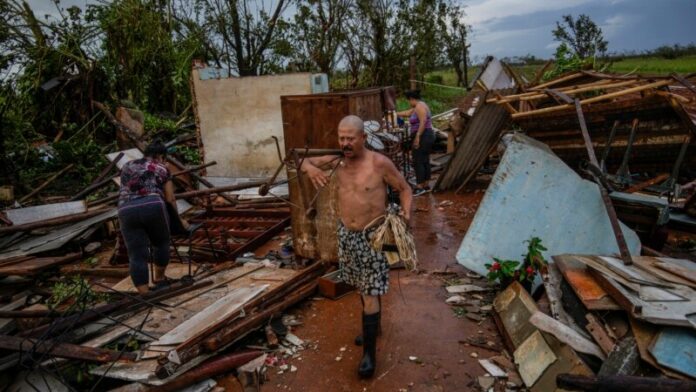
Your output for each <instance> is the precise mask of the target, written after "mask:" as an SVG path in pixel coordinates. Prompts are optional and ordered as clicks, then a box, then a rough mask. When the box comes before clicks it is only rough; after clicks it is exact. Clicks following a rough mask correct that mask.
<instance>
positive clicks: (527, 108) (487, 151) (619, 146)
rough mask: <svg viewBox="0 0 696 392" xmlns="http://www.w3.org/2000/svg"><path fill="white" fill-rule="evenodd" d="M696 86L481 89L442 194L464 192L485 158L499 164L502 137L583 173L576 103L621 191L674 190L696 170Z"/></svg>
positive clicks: (594, 82)
mask: <svg viewBox="0 0 696 392" xmlns="http://www.w3.org/2000/svg"><path fill="white" fill-rule="evenodd" d="M695 83H696V76H695V75H685V76H680V75H671V76H640V75H613V74H605V73H599V72H593V71H579V72H572V73H569V74H566V75H562V76H559V77H558V78H556V79H553V80H550V81H547V82H544V83H541V84H539V83H536V84H528V85H522V84H519V85H517V86H515V89H514V90H510V89H508V90H505V89H502V88H498V89H495V88H492V89H485V88H482V87H481V86H479V88H478V90H477V91H475V92H473V93H472V94H470V95H469V96H468V97H467V99H468V101H467V100H466V99H465V101H466V102H470V104H469V105H465V106H466V107H462V108H461V110H462V113H464V112H465V111H466V114H465V115H466V116H467V117H468V118H470V119H469V120H468V121H467V122H466V126H465V128H464V130H463V131H462V132H461V134H462V136H461V137H460V138H459V141H458V143H457V146H456V148H455V152H454V154H453V156H452V159H451V161H450V164H449V165H448V167H447V168H446V169H445V171H444V173H443V175H442V176H441V177H440V178H439V179H438V182H437V185H436V188H437V189H440V190H447V189H462V187H463V186H464V185H465V184H466V183H467V182H468V181H469V180H471V179H472V178H473V177H474V176H475V175H476V172H477V171H478V170H479V169H480V168H481V166H482V165H483V164H484V162H485V161H486V159H487V158H490V157H494V156H496V145H497V144H498V141H499V140H500V137H501V136H502V135H504V134H506V133H509V132H512V131H517V132H523V133H525V134H526V135H527V136H530V137H532V138H534V139H537V140H539V141H541V142H543V143H545V144H547V145H548V146H549V147H550V148H551V149H552V150H553V151H554V153H555V154H556V155H558V156H559V157H560V158H561V159H563V160H564V161H565V162H566V163H567V164H568V165H569V166H570V167H572V168H573V169H574V170H578V171H580V170H581V168H584V167H585V166H584V163H585V161H586V160H587V155H586V145H585V141H584V139H583V136H582V133H581V131H580V126H579V123H578V117H577V113H576V108H575V101H576V100H577V101H578V102H579V103H580V106H581V107H582V110H583V112H584V116H585V120H586V123H587V128H588V131H589V134H590V138H591V140H592V144H593V147H594V149H595V150H596V151H597V155H598V157H599V158H601V159H599V161H600V162H599V163H600V166H599V168H598V169H599V171H601V172H602V173H603V174H604V175H605V176H607V177H609V179H610V180H611V181H612V182H613V183H614V184H616V186H618V187H619V188H630V187H632V186H634V185H636V184H641V182H643V181H645V180H653V182H652V183H649V184H647V185H642V186H643V187H648V186H652V187H656V186H662V189H663V190H664V189H670V188H671V187H673V186H674V184H676V182H677V181H678V180H679V176H680V173H681V174H684V173H691V172H693V171H694V169H696V154H695V153H694V151H696V139H695V138H694V137H695V136H696V88H695V87H694V84H695ZM472 100H473V101H472ZM474 102H476V104H475V105H474V104H473V103H474ZM471 112H473V113H471ZM656 177H659V179H658V180H654V179H655V178H656Z"/></svg>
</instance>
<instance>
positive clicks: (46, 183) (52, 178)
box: [19, 163, 75, 203]
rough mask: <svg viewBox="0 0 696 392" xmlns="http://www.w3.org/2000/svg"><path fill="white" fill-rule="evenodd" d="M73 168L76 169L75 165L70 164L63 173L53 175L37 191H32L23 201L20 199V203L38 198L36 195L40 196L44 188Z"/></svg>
mask: <svg viewBox="0 0 696 392" xmlns="http://www.w3.org/2000/svg"><path fill="white" fill-rule="evenodd" d="M73 167H75V165H74V164H72V163H71V164H69V165H68V166H66V167H64V168H63V169H62V170H61V171H59V172H58V173H56V174H54V175H52V176H51V177H49V179H48V180H46V181H44V182H43V183H42V184H41V185H39V186H38V187H36V189H34V190H33V191H31V192H30V193H29V194H28V195H26V196H24V197H22V198H21V199H19V203H24V202H25V201H27V200H29V199H31V198H32V197H34V196H36V194H38V193H39V192H41V191H42V190H43V189H44V188H46V187H47V186H49V185H50V184H51V183H52V182H53V181H55V180H56V179H57V178H58V177H60V176H62V175H63V174H65V173H66V172H67V171H68V170H70V169H72V168H73Z"/></svg>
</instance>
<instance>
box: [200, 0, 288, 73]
mask: <svg viewBox="0 0 696 392" xmlns="http://www.w3.org/2000/svg"><path fill="white" fill-rule="evenodd" d="M270 3H271V4H267V2H266V1H255V2H251V1H249V0H197V4H198V5H200V6H202V7H203V8H204V9H205V20H206V23H207V24H208V32H209V33H210V34H212V35H214V36H213V37H211V39H210V41H209V42H211V43H213V44H214V45H215V46H216V48H215V50H214V51H215V52H219V53H220V55H221V57H222V58H223V59H224V60H225V62H226V63H228V64H229V65H230V66H233V67H236V68H237V71H238V72H239V75H240V76H249V75H259V74H262V73H265V72H267V71H268V70H269V69H270V67H269V62H270V61H271V59H273V58H274V57H273V54H272V53H267V51H270V49H271V48H272V47H273V46H274V45H275V44H276V41H277V40H278V39H279V33H280V30H281V29H279V28H278V27H279V26H282V25H283V19H282V14H283V11H284V10H285V9H286V7H287V5H288V2H287V1H286V0H277V1H276V2H275V4H272V3H273V2H270Z"/></svg>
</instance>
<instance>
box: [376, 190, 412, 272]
mask: <svg viewBox="0 0 696 392" xmlns="http://www.w3.org/2000/svg"><path fill="white" fill-rule="evenodd" d="M400 210H401V207H399V206H398V205H394V204H393V205H390V206H389V208H387V213H386V215H384V222H382V224H380V225H379V226H378V227H377V229H376V230H375V232H374V233H373V235H372V239H371V245H372V248H373V249H375V250H377V251H379V252H381V251H382V249H383V246H384V244H391V245H396V248H397V249H398V257H393V256H392V255H390V253H391V252H387V259H388V261H389V264H395V263H396V262H398V261H399V259H400V260H402V261H403V262H404V266H405V267H406V269H408V270H409V271H416V270H417V267H418V266H417V264H418V257H417V255H416V244H415V242H414V240H413V235H412V234H411V232H410V231H409V230H408V227H406V222H404V219H403V218H402V217H401V215H399V212H400Z"/></svg>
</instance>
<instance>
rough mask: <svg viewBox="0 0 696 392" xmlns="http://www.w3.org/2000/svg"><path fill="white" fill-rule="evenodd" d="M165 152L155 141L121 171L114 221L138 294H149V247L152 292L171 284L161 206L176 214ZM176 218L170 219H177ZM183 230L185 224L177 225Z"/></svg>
mask: <svg viewBox="0 0 696 392" xmlns="http://www.w3.org/2000/svg"><path fill="white" fill-rule="evenodd" d="M166 154H167V148H166V147H165V146H164V144H162V143H161V142H159V141H154V142H152V143H151V144H150V145H149V146H147V148H146V149H145V157H144V158H141V159H134V160H132V161H130V162H127V163H126V164H125V165H123V168H122V169H121V189H120V192H119V199H118V219H119V222H120V226H121V234H122V235H123V239H124V241H125V243H126V249H128V263H129V272H130V276H131V279H132V280H133V285H134V286H135V287H136V288H137V290H138V292H139V293H140V294H145V293H147V292H148V291H149V289H150V288H149V285H148V282H149V278H148V265H147V264H148V256H149V247H150V246H152V256H153V261H154V271H153V283H154V284H155V289H160V288H164V287H166V286H167V285H169V284H170V283H171V280H170V279H168V278H167V277H166V276H165V274H164V272H165V270H166V268H167V265H168V264H169V237H170V233H169V219H171V218H170V216H169V214H168V212H167V206H166V204H165V203H169V204H170V205H171V206H172V207H173V211H176V199H175V198H174V185H173V184H172V177H171V174H170V173H169V169H167V167H166V166H165V165H164V162H165V157H166ZM178 217H179V216H178V214H177V215H176V216H175V217H173V218H174V219H178ZM181 224H182V226H183V227H185V228H186V227H188V223H186V222H185V221H183V220H182V221H181Z"/></svg>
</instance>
